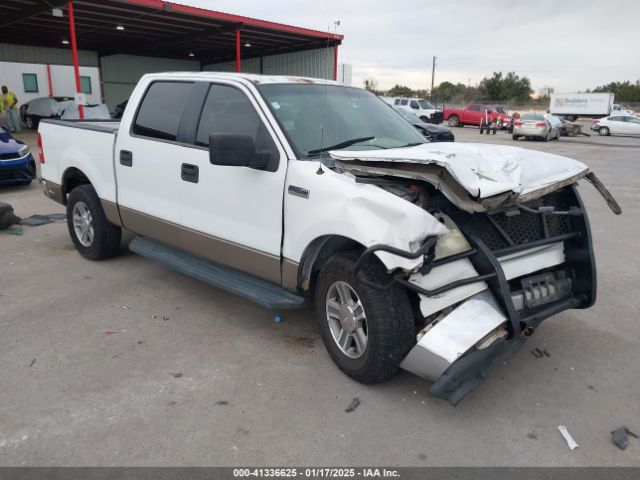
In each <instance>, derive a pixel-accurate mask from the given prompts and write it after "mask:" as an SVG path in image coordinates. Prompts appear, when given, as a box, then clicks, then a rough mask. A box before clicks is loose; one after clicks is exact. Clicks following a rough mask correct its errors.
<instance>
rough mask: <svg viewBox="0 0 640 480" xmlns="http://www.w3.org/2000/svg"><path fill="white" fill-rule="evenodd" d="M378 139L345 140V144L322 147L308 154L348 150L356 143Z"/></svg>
mask: <svg viewBox="0 0 640 480" xmlns="http://www.w3.org/2000/svg"><path fill="white" fill-rule="evenodd" d="M374 138H376V137H362V138H353V139H351V140H345V141H344V142H340V143H337V144H335V145H331V146H330V147H322V148H318V149H316V150H309V151H308V152H307V155H315V154H316V153H322V152H326V151H328V150H340V149H341V148H347V147H350V146H351V145H354V144H356V143H360V142H366V141H367V140H373V139H374Z"/></svg>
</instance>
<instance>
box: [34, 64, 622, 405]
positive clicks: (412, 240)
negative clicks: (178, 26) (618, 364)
mask: <svg viewBox="0 0 640 480" xmlns="http://www.w3.org/2000/svg"><path fill="white" fill-rule="evenodd" d="M38 134H39V137H40V142H39V144H40V147H41V155H40V167H41V176H42V186H43V189H44V193H45V195H47V196H48V197H49V198H51V199H52V200H55V201H57V202H59V203H61V204H63V205H65V206H66V210H67V226H68V230H69V235H70V238H71V241H72V242H73V244H74V245H75V247H76V250H77V251H78V252H79V254H80V255H81V256H83V257H85V258H87V259H90V260H101V259H106V258H109V257H113V256H116V255H118V254H119V253H120V247H121V239H122V232H123V231H130V232H132V233H133V234H134V235H135V238H133V240H132V241H131V243H130V244H129V249H130V250H132V251H133V252H135V253H138V254H139V255H142V256H144V257H146V258H148V259H150V260H154V261H158V262H161V263H162V264H164V265H165V266H168V267H171V268H174V269H176V270H177V271H179V272H182V273H183V274H186V275H191V276H193V277H194V278H197V279H199V280H201V281H203V282H206V283H208V284H210V285H212V286H215V287H217V288H222V289H225V290H227V291H229V292H232V293H234V294H236V295H239V296H242V297H243V298H245V299H247V300H251V301H254V302H257V303H259V304H261V305H263V306H264V307H267V308H270V309H274V310H277V311H281V310H283V309H305V308H308V307H309V306H310V305H314V308H315V316H316V321H317V325H318V328H319V332H320V335H321V337H322V340H323V342H324V344H325V347H326V349H327V352H328V355H329V356H330V357H331V359H332V360H333V361H334V363H335V364H336V366H337V367H338V368H339V369H340V370H342V372H344V373H345V374H346V375H348V376H349V377H351V378H353V379H355V380H357V381H359V382H362V383H365V384H373V383H379V382H382V381H385V380H388V379H390V378H391V377H393V376H394V375H395V374H396V373H397V372H398V370H399V369H400V368H402V369H405V370H407V371H410V372H412V373H415V374H417V375H419V376H421V377H423V378H426V379H428V380H430V381H432V382H434V383H433V385H432V386H431V393H432V394H433V395H435V396H436V397H439V398H444V399H448V400H449V402H450V403H452V404H454V405H455V404H457V403H458V402H459V401H461V400H462V398H464V397H465V396H466V395H467V394H468V393H469V392H470V391H471V390H472V389H473V388H475V387H476V386H477V385H479V384H480V383H481V382H482V381H483V380H484V379H485V378H486V377H487V376H488V374H489V372H491V370H493V368H494V367H495V366H497V365H503V364H505V363H506V359H507V358H508V357H510V356H511V355H512V354H513V353H515V352H516V351H517V350H518V349H519V348H520V347H521V346H522V345H523V344H524V342H525V341H526V340H527V338H528V337H529V336H530V335H531V334H532V333H533V332H534V331H537V330H538V329H539V328H541V323H542V321H543V320H545V319H546V318H548V317H550V316H552V315H555V314H558V313H560V312H563V311H566V310H568V309H584V308H588V307H590V306H591V305H593V303H594V302H595V299H596V276H595V275H596V271H595V257H594V253H593V247H592V243H591V233H590V229H589V228H590V227H589V221H588V218H587V210H588V208H587V207H586V206H585V205H584V204H583V203H582V200H581V196H580V195H581V193H580V191H579V190H580V189H578V188H577V187H576V183H577V182H579V181H581V180H586V181H588V182H589V183H590V184H592V185H593V186H594V187H595V188H596V190H597V191H598V192H599V193H600V194H601V195H602V196H603V197H605V199H606V200H607V204H608V205H609V207H610V208H611V209H612V210H613V211H614V213H617V214H619V213H620V212H621V210H620V207H619V206H618V205H617V204H616V203H615V200H614V199H613V197H612V196H611V194H610V193H609V192H608V191H607V189H606V187H605V186H604V185H603V184H602V183H601V182H600V181H599V180H598V178H597V177H596V175H595V174H594V172H592V171H591V170H590V169H589V167H588V166H587V165H585V164H584V163H582V162H579V161H577V160H574V159H571V158H567V157H564V156H560V155H554V154H550V153H546V152H540V151H534V150H527V149H523V148H518V147H515V146H507V145H489V144H482V143H475V144H474V143H459V142H441V143H438V144H433V143H429V142H427V141H426V140H425V138H424V137H423V136H422V135H420V133H418V132H417V131H416V130H415V128H413V127H412V126H411V125H410V124H409V123H408V122H407V121H406V120H404V119H403V118H402V117H401V116H400V115H398V114H397V113H396V112H393V111H392V110H391V108H389V107H388V106H387V105H385V104H384V103H382V102H381V101H380V99H378V98H377V97H376V96H375V95H374V94H373V93H371V92H369V91H367V90H365V89H363V88H357V87H352V86H348V85H343V84H340V83H338V82H328V81H326V80H322V79H310V78H300V77H291V76H286V77H284V76H262V75H252V74H245V73H222V72H175V73H154V74H147V75H144V76H143V77H142V78H141V79H140V80H139V82H138V84H137V85H136V87H135V88H134V90H133V92H132V94H131V97H130V99H129V105H128V106H127V108H126V109H125V111H124V115H123V116H122V119H121V120H120V121H116V120H111V121H100V122H95V121H67V120H56V119H45V120H43V121H42V122H41V123H40V128H39V131H38ZM591 203H592V202H591V201H590V202H589V207H590V206H591ZM52 241H54V242H56V241H59V242H64V241H63V240H61V239H59V238H58V239H52ZM126 263H127V260H124V261H123V262H119V263H117V264H115V265H114V264H112V267H113V268H114V269H121V275H123V276H126V275H127V271H126V268H127V267H126ZM73 265H75V268H85V265H84V264H82V263H80V262H73ZM140 281H143V279H140ZM141 328H142V327H141ZM573 330H574V329H571V328H568V329H562V331H561V332H559V331H558V330H554V331H555V333H556V334H562V335H564V336H566V337H569V336H570V335H571V333H572V332H573ZM549 333H550V332H547V334H549ZM551 333H553V331H552V332H551ZM266 340H268V339H266ZM570 341H572V339H571V338H564V339H555V342H556V343H557V344H563V343H564V344H566V343H567V342H570ZM573 341H575V337H574V340H573ZM520 360H522V357H521V358H520ZM256 368H262V366H261V365H260V364H256ZM508 394H509V392H504V395H508Z"/></svg>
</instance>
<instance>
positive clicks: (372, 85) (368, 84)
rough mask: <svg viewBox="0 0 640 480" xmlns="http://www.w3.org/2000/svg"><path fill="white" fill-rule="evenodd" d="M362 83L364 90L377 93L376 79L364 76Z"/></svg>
mask: <svg viewBox="0 0 640 480" xmlns="http://www.w3.org/2000/svg"><path fill="white" fill-rule="evenodd" d="M363 83H364V88H365V90H369V91H370V92H373V93H375V94H378V81H377V80H376V79H375V78H373V77H369V78H365V79H364V82H363Z"/></svg>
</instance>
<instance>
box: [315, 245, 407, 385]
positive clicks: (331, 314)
mask: <svg viewBox="0 0 640 480" xmlns="http://www.w3.org/2000/svg"><path fill="white" fill-rule="evenodd" d="M357 259H358V253H357V252H346V253H340V254H336V255H334V256H332V257H331V258H329V259H328V260H327V261H326V263H325V264H324V265H323V267H322V269H321V270H320V274H319V275H318V279H317V282H316V290H315V303H316V305H315V308H316V317H317V320H318V324H319V327H320V334H321V335H322V340H323V341H324V344H325V347H326V348H327V351H328V352H329V355H330V356H331V359H332V360H333V362H334V363H335V364H336V365H337V366H338V368H339V369H340V370H342V371H343V372H344V373H345V374H347V375H349V376H350V377H352V378H353V379H355V380H357V381H359V382H361V383H366V384H371V383H378V382H382V381H385V380H387V379H389V378H391V377H392V376H393V375H395V373H396V372H397V371H398V366H399V365H400V362H402V360H403V359H404V357H405V356H406V355H407V353H409V350H410V349H411V348H412V347H413V346H414V345H415V342H416V337H415V326H414V320H413V315H412V310H411V305H410V303H409V298H408V296H407V292H406V291H405V290H404V289H403V288H402V287H400V286H398V285H394V286H393V287H391V288H390V289H388V290H385V291H384V292H382V291H380V290H376V289H374V288H371V287H368V286H366V285H363V284H362V283H360V282H359V280H358V279H357V278H355V275H354V274H353V268H354V266H355V264H356V261H357ZM360 275H363V276H364V277H365V278H366V279H368V280H370V281H372V282H375V283H386V282H388V281H389V279H388V275H387V273H386V270H385V268H384V266H383V265H382V263H381V262H380V261H379V260H378V259H377V258H375V257H371V259H370V260H369V261H368V263H366V264H365V265H364V267H363V268H362V269H361V270H360Z"/></svg>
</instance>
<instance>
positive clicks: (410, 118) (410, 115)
mask: <svg viewBox="0 0 640 480" xmlns="http://www.w3.org/2000/svg"><path fill="white" fill-rule="evenodd" d="M394 110H395V111H396V112H398V113H399V114H400V115H402V116H403V118H404V119H405V120H406V121H408V122H411V123H422V120H420V117H418V116H417V115H416V114H415V113H411V112H408V111H406V110H405V109H404V108H394Z"/></svg>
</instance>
